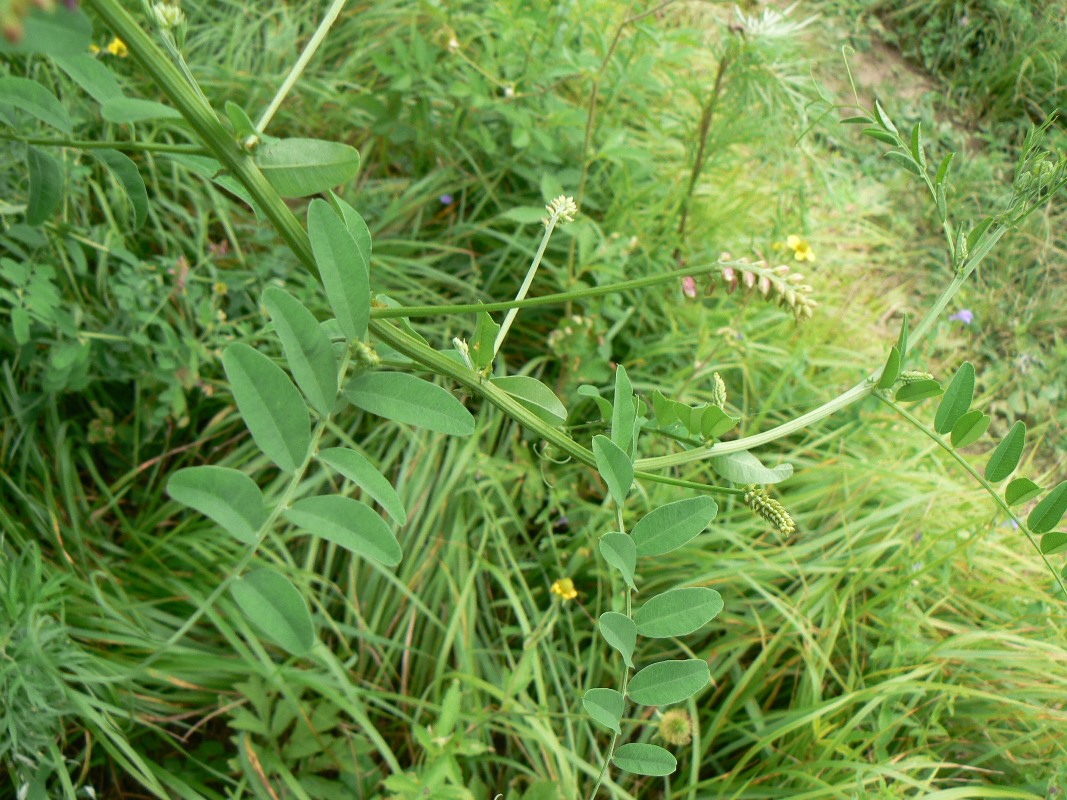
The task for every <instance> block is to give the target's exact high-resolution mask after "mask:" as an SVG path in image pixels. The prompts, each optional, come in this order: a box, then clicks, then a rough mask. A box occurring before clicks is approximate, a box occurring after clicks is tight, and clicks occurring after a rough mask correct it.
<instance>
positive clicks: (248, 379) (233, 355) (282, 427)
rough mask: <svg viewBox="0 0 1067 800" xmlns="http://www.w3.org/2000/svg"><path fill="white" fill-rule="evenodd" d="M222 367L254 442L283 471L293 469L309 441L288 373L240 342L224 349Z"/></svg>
mask: <svg viewBox="0 0 1067 800" xmlns="http://www.w3.org/2000/svg"><path fill="white" fill-rule="evenodd" d="M222 366H223V368H224V369H225V370H226V378H227V379H228V380H229V382H230V387H231V389H232V390H233V396H234V399H235V400H236V401H237V410H238V411H240V412H241V417H242V418H243V419H244V421H245V425H247V426H248V430H249V431H250V432H251V434H252V438H253V439H254V440H255V442H256V445H257V446H258V447H259V449H260V450H262V451H263V452H264V453H265V454H266V455H267V457H268V458H269V459H270V460H271V461H273V462H274V463H275V464H277V465H278V466H279V467H281V469H282V470H283V471H284V472H288V473H293V472H295V471H296V469H297V467H298V466H300V464H302V463H303V461H304V458H305V457H306V456H307V450H308V445H309V444H310V443H311V433H310V430H309V428H310V426H311V418H310V417H309V416H308V410H307V406H305V405H304V399H303V398H302V397H301V396H300V392H299V391H298V390H297V388H296V387H295V386H294V385H293V382H292V381H291V380H289V376H288V375H286V374H285V373H284V372H283V371H282V368H281V367H279V366H278V365H277V364H275V363H274V362H273V361H271V360H270V359H269V358H267V357H266V356H265V355H263V354H262V353H260V352H259V351H257V350H253V349H252V348H251V347H249V346H248V345H246V344H242V343H240V342H235V343H234V344H231V345H229V346H228V347H227V348H226V351H225V352H224V353H223V354H222Z"/></svg>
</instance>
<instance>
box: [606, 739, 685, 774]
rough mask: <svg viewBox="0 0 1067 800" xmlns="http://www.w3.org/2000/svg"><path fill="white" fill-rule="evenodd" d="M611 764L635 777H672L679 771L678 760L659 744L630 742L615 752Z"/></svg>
mask: <svg viewBox="0 0 1067 800" xmlns="http://www.w3.org/2000/svg"><path fill="white" fill-rule="evenodd" d="M611 762H612V763H613V764H614V765H615V766H616V767H618V768H619V769H621V770H625V771H626V772H632V773H633V774H635V775H653V776H662V775H670V774H671V773H673V772H674V771H675V770H676V769H678V759H676V758H675V757H674V756H673V755H671V753H670V751H668V750H665V749H664V748H662V747H660V746H659V745H658V744H644V743H643V742H629V743H627V744H624V745H623V746H622V747H620V748H619V749H618V750H616V751H615V755H613V756H612V757H611Z"/></svg>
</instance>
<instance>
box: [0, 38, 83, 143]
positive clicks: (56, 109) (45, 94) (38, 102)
mask: <svg viewBox="0 0 1067 800" xmlns="http://www.w3.org/2000/svg"><path fill="white" fill-rule="evenodd" d="M0 38H2V37H0ZM0 106H12V107H13V108H17V109H18V110H19V111H25V112H26V113H27V114H29V115H30V116H32V117H36V118H37V119H39V120H40V121H41V122H43V123H45V124H46V125H51V126H52V127H53V128H56V129H57V130H60V131H62V132H63V133H66V134H68V135H69V134H70V133H71V132H72V131H73V128H71V125H70V117H69V116H67V111H66V109H65V108H63V104H62V103H60V102H59V100H57V99H56V96H55V95H54V94H52V93H51V92H50V91H48V90H47V89H46V88H44V87H43V86H42V85H41V84H39V83H38V82H37V81H31V80H30V79H29V78H0Z"/></svg>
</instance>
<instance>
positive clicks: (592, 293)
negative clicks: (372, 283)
mask: <svg viewBox="0 0 1067 800" xmlns="http://www.w3.org/2000/svg"><path fill="white" fill-rule="evenodd" d="M735 265H737V266H740V265H741V262H739V261H713V262H712V263H710V264H702V265H700V266H696V267H694V266H689V267H686V268H684V269H672V270H669V271H667V272H660V273H658V274H656V275H646V276H645V277H643V278H634V279H632V280H628V281H619V282H618V283H608V284H604V285H603V286H588V287H586V288H584V289H574V290H573V291H570V292H559V293H557V294H546V295H542V296H541V297H530V298H527V299H525V300H504V301H502V302H498V303H456V304H453V305H439V306H399V307H394V308H386V307H384V306H382V307H378V308H372V309H371V310H370V315H371V318H372V319H395V318H397V317H408V318H411V317H434V316H438V315H446V314H474V313H477V312H479V311H506V310H508V309H511V308H536V307H538V306H554V305H559V304H560V303H566V302H570V301H572V300H584V299H587V298H590V297H603V296H605V295H609V294H619V293H621V292H628V291H631V290H633V289H644V288H647V287H649V286H658V285H659V284H662V283H670V282H672V281H675V280H677V279H679V278H684V277H686V276H687V275H691V276H694V277H695V276H699V275H707V274H708V273H711V272H716V271H718V270H720V269H722V268H723V267H726V266H735Z"/></svg>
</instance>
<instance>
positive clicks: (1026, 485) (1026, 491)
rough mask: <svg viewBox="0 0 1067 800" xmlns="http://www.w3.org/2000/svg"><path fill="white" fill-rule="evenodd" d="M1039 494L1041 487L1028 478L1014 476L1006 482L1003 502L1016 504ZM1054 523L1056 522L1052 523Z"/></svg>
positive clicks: (1010, 504)
mask: <svg viewBox="0 0 1067 800" xmlns="http://www.w3.org/2000/svg"><path fill="white" fill-rule="evenodd" d="M1039 494H1041V487H1040V486H1038V485H1037V484H1036V483H1034V482H1033V481H1032V480H1030V479H1029V478H1016V479H1015V480H1013V481H1012V482H1011V483H1009V484H1008V488H1007V489H1005V490H1004V502H1006V503H1007V504H1008V505H1009V506H1017V505H1019V503H1025V502H1026V501H1027V500H1033V499H1034V498H1035V497H1037V496H1038V495H1039ZM1052 524H1053V525H1055V524H1056V523H1055V522H1054V523H1052Z"/></svg>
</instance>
